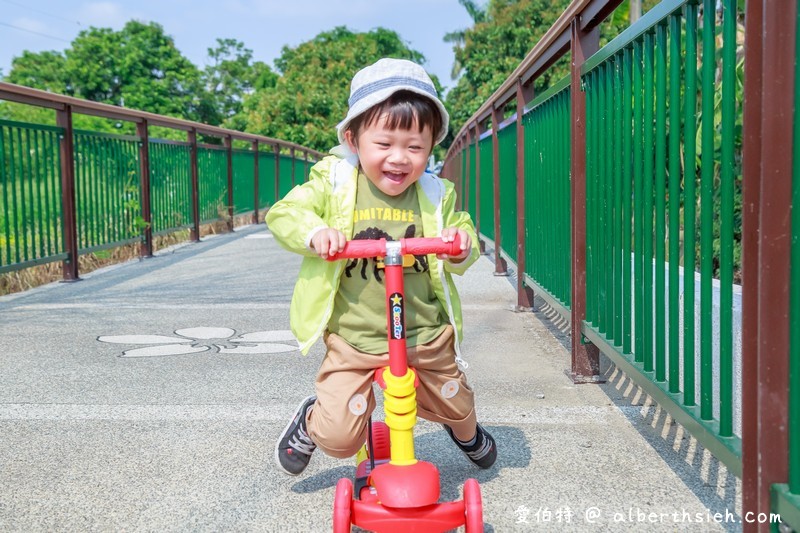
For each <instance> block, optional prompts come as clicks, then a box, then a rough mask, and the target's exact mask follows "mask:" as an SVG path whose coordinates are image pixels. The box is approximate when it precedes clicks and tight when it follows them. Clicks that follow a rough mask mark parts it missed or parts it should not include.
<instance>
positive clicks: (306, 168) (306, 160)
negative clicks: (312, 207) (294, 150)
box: [303, 152, 309, 183]
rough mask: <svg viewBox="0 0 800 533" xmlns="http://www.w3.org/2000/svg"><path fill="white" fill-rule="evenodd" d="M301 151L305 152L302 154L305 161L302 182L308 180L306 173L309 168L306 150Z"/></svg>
mask: <svg viewBox="0 0 800 533" xmlns="http://www.w3.org/2000/svg"><path fill="white" fill-rule="evenodd" d="M303 153H304V154H305V155H304V156H303V157H304V161H305V162H304V163H303V182H304V183H305V182H306V181H308V174H309V169H308V152H303Z"/></svg>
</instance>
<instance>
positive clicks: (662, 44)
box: [445, 0, 743, 475]
mask: <svg viewBox="0 0 800 533" xmlns="http://www.w3.org/2000/svg"><path fill="white" fill-rule="evenodd" d="M589 4H596V5H589ZM589 4H587V3H582V4H580V3H578V2H574V3H573V5H572V6H570V9H572V10H577V9H580V8H579V7H576V6H579V5H580V6H582V8H583V9H585V10H586V11H588V12H590V15H587V18H580V17H579V16H578V12H577V11H573V14H574V16H575V17H576V18H575V21H577V22H575V21H573V26H572V27H571V28H570V26H568V25H567V24H566V23H564V28H563V29H561V32H562V35H563V33H564V32H570V31H571V32H572V33H571V35H572V41H571V42H572V44H573V46H574V45H575V44H576V43H579V42H580V39H582V38H587V37H586V36H588V35H589V34H588V33H581V32H580V31H578V30H576V27H575V24H578V27H579V26H580V24H581V23H582V22H583V21H586V20H592V21H594V23H599V21H597V20H595V19H594V18H592V17H594V16H595V15H596V14H597V13H598V12H602V11H603V9H604V8H606V7H607V6H608V5H609V4H613V5H616V3H615V2H611V1H605V2H603V1H597V2H590V3H589ZM601 4H602V6H601ZM716 7H717V6H716V2H715V1H714V0H703V1H702V2H698V1H696V0H664V1H662V2H661V3H660V4H658V5H657V6H656V7H655V8H653V9H652V10H650V11H649V12H648V13H647V14H646V15H645V16H644V17H642V18H641V19H640V20H639V21H638V22H637V23H636V24H634V25H632V26H631V27H630V28H628V29H627V30H626V31H624V32H623V33H622V34H620V35H619V36H618V37H617V38H615V39H614V40H613V41H611V42H610V43H609V44H608V45H606V46H605V47H603V48H602V49H600V50H599V51H597V52H596V53H594V54H591V55H590V56H589V57H586V59H585V60H581V61H580V62H576V63H575V64H576V65H577V66H575V67H574V70H573V74H572V75H571V76H570V77H568V78H567V79H565V80H563V81H561V82H560V83H558V84H556V85H555V86H553V87H551V88H550V89H548V90H547V91H545V92H544V93H543V94H541V95H538V96H537V98H535V99H534V100H533V101H532V102H530V103H528V102H527V101H525V102H524V105H525V106H526V108H525V112H524V114H523V116H522V117H517V121H518V122H519V121H521V127H522V131H523V135H524V145H523V146H521V147H519V148H520V149H519V150H518V149H516V148H515V144H516V138H517V133H516V132H517V129H518V127H519V124H517V125H516V126H517V127H514V126H515V124H513V123H512V124H507V125H506V126H507V127H502V126H501V129H500V130H499V131H498V132H496V134H497V140H498V144H499V172H494V166H495V163H496V162H495V161H494V159H493V148H494V147H493V145H492V142H493V140H492V138H491V137H489V136H486V137H484V138H483V139H482V140H480V141H477V142H476V140H475V138H474V137H471V138H470V136H467V135H465V132H466V131H469V132H471V131H482V129H484V127H496V124H497V123H498V122H500V120H499V118H501V110H502V109H507V108H508V106H509V105H510V102H511V101H512V100H518V99H520V98H526V96H525V94H526V92H525V91H526V89H525V88H524V87H525V86H532V85H533V83H532V80H533V79H535V76H536V74H537V71H536V68H537V65H539V64H549V63H552V61H553V57H554V56H553V55H548V54H553V53H556V52H552V49H551V50H548V49H546V48H542V49H541V50H536V49H535V50H534V53H532V55H531V57H530V58H526V61H525V62H524V63H523V64H522V65H520V67H518V69H517V70H516V71H515V73H514V74H513V75H512V77H510V78H509V79H508V80H506V82H505V83H504V84H503V86H502V87H501V88H499V89H498V90H497V91H496V93H495V94H494V95H493V97H492V99H491V100H490V101H487V103H485V104H484V105H483V106H482V107H481V109H480V110H479V111H478V112H477V113H476V114H475V115H473V117H472V118H471V119H470V121H469V122H468V123H467V124H466V125H465V126H464V128H462V131H461V132H460V133H459V135H457V136H456V142H455V144H454V147H455V149H451V153H450V154H448V157H449V159H448V162H446V169H447V168H449V167H448V166H447V165H448V164H449V161H451V160H452V157H455V158H460V159H461V161H465V159H464V158H463V156H462V155H461V154H459V153H458V151H459V150H460V151H461V152H465V151H466V150H474V147H475V145H476V144H477V145H478V150H480V156H481V157H480V162H479V164H480V180H481V198H480V202H479V205H480V207H479V208H478V209H477V210H476V209H475V208H474V206H473V204H471V203H469V202H468V208H469V209H470V213H471V214H472V216H473V217H475V218H476V219H478V220H479V225H480V230H481V233H482V235H483V236H484V237H485V238H488V239H492V240H494V237H493V235H492V232H493V231H494V230H495V228H494V224H492V223H490V222H493V219H492V218H491V216H492V213H499V216H500V221H499V222H500V223H499V226H500V239H501V242H500V243H496V245H499V247H500V253H501V254H502V255H503V256H504V257H506V258H508V259H509V260H510V261H511V262H512V263H514V262H517V260H518V259H519V258H518V257H517V250H518V249H524V250H525V255H524V272H523V276H524V280H525V283H526V284H527V286H528V287H531V288H533V289H534V290H535V291H536V292H537V293H538V294H540V295H541V296H542V297H544V299H545V300H546V301H548V303H550V304H551V305H552V306H553V307H554V309H556V311H558V312H559V313H561V314H562V316H564V318H566V319H568V320H571V321H572V322H573V327H576V326H575V324H574V323H575V322H576V321H575V320H574V319H575V317H574V316H573V312H574V305H575V301H574V296H575V294H576V293H575V291H578V294H580V295H581V296H580V297H581V299H582V301H583V302H584V304H585V308H584V312H585V315H584V316H579V317H578V321H577V330H576V329H573V332H575V331H577V332H578V334H579V336H578V337H574V338H573V345H574V346H575V345H577V346H578V347H579V348H578V349H579V350H580V349H581V348H580V346H581V345H583V344H584V343H585V342H586V341H589V342H590V343H591V344H593V345H594V346H597V347H598V348H600V350H602V351H603V352H604V353H605V354H606V355H607V356H609V357H610V358H611V359H612V360H613V361H614V362H615V363H617V365H618V366H619V367H620V368H622V370H624V371H625V372H626V373H627V374H628V375H629V376H630V377H632V378H633V379H634V380H635V381H636V382H637V383H638V384H640V385H641V386H642V387H643V388H644V389H645V390H646V392H648V393H649V394H651V395H652V396H653V397H654V398H655V400H656V401H658V402H659V403H660V404H661V405H662V406H664V407H665V408H667V410H668V411H669V412H670V414H671V415H672V417H673V418H674V419H676V420H677V421H678V422H680V423H682V424H683V425H684V426H685V427H686V428H687V429H688V430H689V431H691V432H692V434H693V435H694V436H695V437H696V438H698V440H699V441H700V442H701V443H702V444H703V445H704V446H706V447H707V448H709V449H710V450H711V451H712V452H713V453H714V454H715V455H716V456H717V457H718V458H719V459H720V460H722V461H723V462H724V463H725V464H726V466H727V467H728V469H729V470H730V471H732V472H734V473H736V474H738V475H741V472H742V459H741V455H742V438H741V427H742V424H741V412H742V411H741V405H742V396H741V394H736V393H735V391H739V390H741V379H742V377H741V366H742V353H741V350H738V351H737V350H735V349H734V347H735V346H737V345H739V343H738V342H736V341H737V340H738V338H739V337H738V336H739V335H740V330H739V329H738V327H737V328H736V329H735V328H734V310H735V309H736V310H738V311H737V313H738V312H739V311H741V305H740V303H739V302H740V299H741V298H740V295H741V287H740V286H738V285H735V284H734V272H739V271H740V257H739V255H740V251H739V250H740V248H739V246H740V240H739V238H738V237H737V236H739V235H740V234H741V229H740V220H741V218H742V209H741V202H740V200H739V199H740V198H741V176H742V171H741V168H740V166H741V146H742V143H741V134H740V132H741V110H742V106H743V96H742V94H743V92H742V90H741V75H740V74H737V72H741V69H742V64H743V61H742V59H741V56H739V57H738V58H737V42H736V41H737V16H738V14H737V11H736V2H735V1H734V0H724V1H723V2H721V7H722V10H721V15H720V18H719V20H718V17H717V9H716ZM586 31H587V32H588V30H586ZM554 35H557V34H554ZM595 35H596V34H595ZM582 36H583V37H582ZM543 40H546V39H543ZM550 42H551V43H552V44H551V46H552V47H559V46H563V44H562V45H559V44H558V42H561V43H564V42H565V41H564V40H561V41H559V40H558V38H557V37H555V36H554V37H553V38H552V39H550ZM560 50H563V48H560ZM536 53H538V54H539V55H536ZM543 57H546V58H547V60H544V59H542V58H543ZM542 68H543V69H546V68H547V67H542ZM541 72H544V70H542V71H541ZM526 76H530V78H526ZM575 87H579V88H580V89H581V94H580V95H576V94H575ZM527 94H530V91H529V92H528V93H527ZM576 99H579V100H580V101H582V102H583V103H582V104H581V106H585V108H582V109H581V111H580V112H581V114H582V115H581V116H579V117H576V116H575V115H574V108H573V106H575V105H576V101H577V100H576ZM517 104H518V106H519V102H518V103H517ZM578 120H580V123H581V125H582V127H583V129H579V128H577V127H576V125H575V124H576V121H578ZM490 122H491V126H486V125H487V124H489V123H490ZM576 132H582V133H576ZM576 135H580V136H579V137H578V138H581V137H583V138H581V144H579V145H578V146H577V147H576V146H574V145H573V141H574V139H575V138H576ZM575 150H582V151H583V154H582V158H583V157H585V161H579V162H578V163H577V164H578V165H583V167H581V166H578V167H577V169H576V168H575V167H573V161H572V159H573V157H574V155H575ZM453 152H454V153H453ZM519 158H523V163H524V175H522V176H518V175H517V170H518V169H517V161H518V160H519ZM468 159H469V162H470V164H469V168H462V169H460V172H459V174H460V176H461V177H463V179H466V180H467V184H466V185H465V187H466V188H467V190H472V189H473V188H474V167H475V166H476V162H475V159H474V158H473V157H472V153H470V157H469V158H468ZM576 171H577V172H580V173H582V175H581V176H580V177H581V179H582V181H580V182H579V183H580V185H578V187H581V188H583V189H585V190H581V191H578V192H580V193H581V194H584V195H585V196H584V197H583V200H582V202H583V203H582V204H581V205H578V206H577V207H576V208H577V209H578V210H579V212H578V213H575V212H573V209H572V208H573V207H575V206H574V204H573V203H572V201H573V199H574V198H577V197H580V196H579V195H578V192H576V189H575V186H574V184H573V180H574V178H575V176H574V172H576ZM445 174H446V175H447V173H445ZM470 180H472V181H470ZM583 180H585V182H584V181H583ZM495 184H498V185H499V189H500V194H499V199H498V200H497V201H496V200H495V199H494V194H493V189H494V185H495ZM520 191H521V193H520ZM518 196H522V198H523V202H524V205H525V208H524V211H523V212H518V209H517V206H516V198H517V197H518ZM497 202H499V205H496V203H497ZM578 215H581V216H582V217H583V216H585V248H584V249H585V258H584V263H583V265H582V267H583V268H585V276H582V277H580V278H579V279H580V280H581V283H582V286H578V287H576V286H574V280H575V279H576V278H575V277H573V276H575V275H576V274H575V268H574V267H575V264H576V263H575V261H576V258H575V257H573V253H572V252H573V251H574V249H573V248H572V247H571V246H572V244H573V239H574V234H573V230H574V229H575V227H576V226H574V224H575V219H576V217H577V216H578ZM520 217H521V218H520ZM520 220H522V221H523V223H524V226H523V227H524V230H525V232H524V234H522V235H518V233H520V231H519V230H518V224H519V221H520ZM499 255H500V254H498V256H497V258H496V272H502V271H503V270H504V269H505V265H504V264H503V263H502V262H501V260H500V259H499ZM737 316H739V315H737ZM573 335H575V333H573ZM584 353H586V352H585V349H584ZM574 357H575V352H573V364H574V362H575V358H574ZM589 366H591V365H589ZM582 368H583V369H585V368H587V366H584V367H582ZM594 368H597V364H596V363H594ZM573 372H577V371H576V370H574V367H573Z"/></svg>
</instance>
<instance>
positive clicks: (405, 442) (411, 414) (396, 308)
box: [383, 241, 417, 465]
mask: <svg viewBox="0 0 800 533" xmlns="http://www.w3.org/2000/svg"><path fill="white" fill-rule="evenodd" d="M383 263H384V265H385V270H384V273H385V275H386V308H387V309H388V310H389V312H388V313H387V314H388V317H389V318H388V320H389V324H388V328H387V331H388V332H389V368H388V369H386V370H384V373H383V380H384V383H386V388H385V389H384V390H383V398H384V404H383V407H384V411H385V412H386V425H387V426H389V437H390V442H391V443H392V447H391V461H390V462H391V463H392V464H396V465H410V464H414V463H416V462H417V459H416V457H415V455H414V426H415V425H416V423H417V393H416V389H415V387H414V371H413V370H411V369H410V368H408V361H407V359H406V358H407V351H406V321H405V294H404V293H403V253H402V249H401V245H400V242H392V241H389V242H387V243H386V257H384V259H383Z"/></svg>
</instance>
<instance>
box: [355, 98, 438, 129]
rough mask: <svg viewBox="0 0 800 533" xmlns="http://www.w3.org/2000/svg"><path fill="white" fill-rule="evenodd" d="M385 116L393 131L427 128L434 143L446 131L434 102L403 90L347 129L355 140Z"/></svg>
mask: <svg viewBox="0 0 800 533" xmlns="http://www.w3.org/2000/svg"><path fill="white" fill-rule="evenodd" d="M384 115H385V116H386V126H387V127H388V128H389V129H392V130H395V129H402V130H411V129H412V128H413V127H414V125H415V124H416V126H417V128H418V129H419V131H420V132H422V130H424V129H425V127H426V126H427V127H428V128H430V130H431V135H432V138H433V139H438V138H439V134H440V133H441V131H442V127H443V124H442V115H441V113H440V111H439V108H438V107H436V104H434V103H433V101H432V100H431V99H430V98H426V97H424V96H421V95H419V94H417V93H415V92H413V91H405V90H401V91H397V92H395V93H393V94H392V95H391V96H390V97H389V98H387V99H386V100H384V101H382V102H380V103H378V104H376V105H374V106H372V107H371V108H369V109H368V110H366V111H364V112H363V113H361V114H360V115H358V116H357V117H355V118H353V120H351V121H350V123H349V124H348V125H347V127H346V129H347V130H348V131H350V132H352V134H353V138H358V134H359V133H360V131H361V130H362V129H364V128H368V127H369V126H370V125H372V124H373V123H374V122H375V121H376V120H378V119H379V118H380V117H382V116H384Z"/></svg>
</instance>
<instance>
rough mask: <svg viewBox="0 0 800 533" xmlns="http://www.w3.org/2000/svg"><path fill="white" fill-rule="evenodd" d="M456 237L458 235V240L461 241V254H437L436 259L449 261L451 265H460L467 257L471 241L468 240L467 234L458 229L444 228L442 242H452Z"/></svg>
mask: <svg viewBox="0 0 800 533" xmlns="http://www.w3.org/2000/svg"><path fill="white" fill-rule="evenodd" d="M456 235H458V237H459V239H461V253H460V254H458V255H447V254H438V255H437V256H436V257H438V258H439V259H449V260H450V261H452V262H453V263H460V262H461V261H463V260H464V259H466V258H467V257H469V254H470V251H471V249H472V239H471V238H470V236H469V233H467V232H466V231H464V230H463V229H458V228H445V229H443V230H442V240H443V241H444V242H453V241H454V240H455V238H456Z"/></svg>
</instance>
